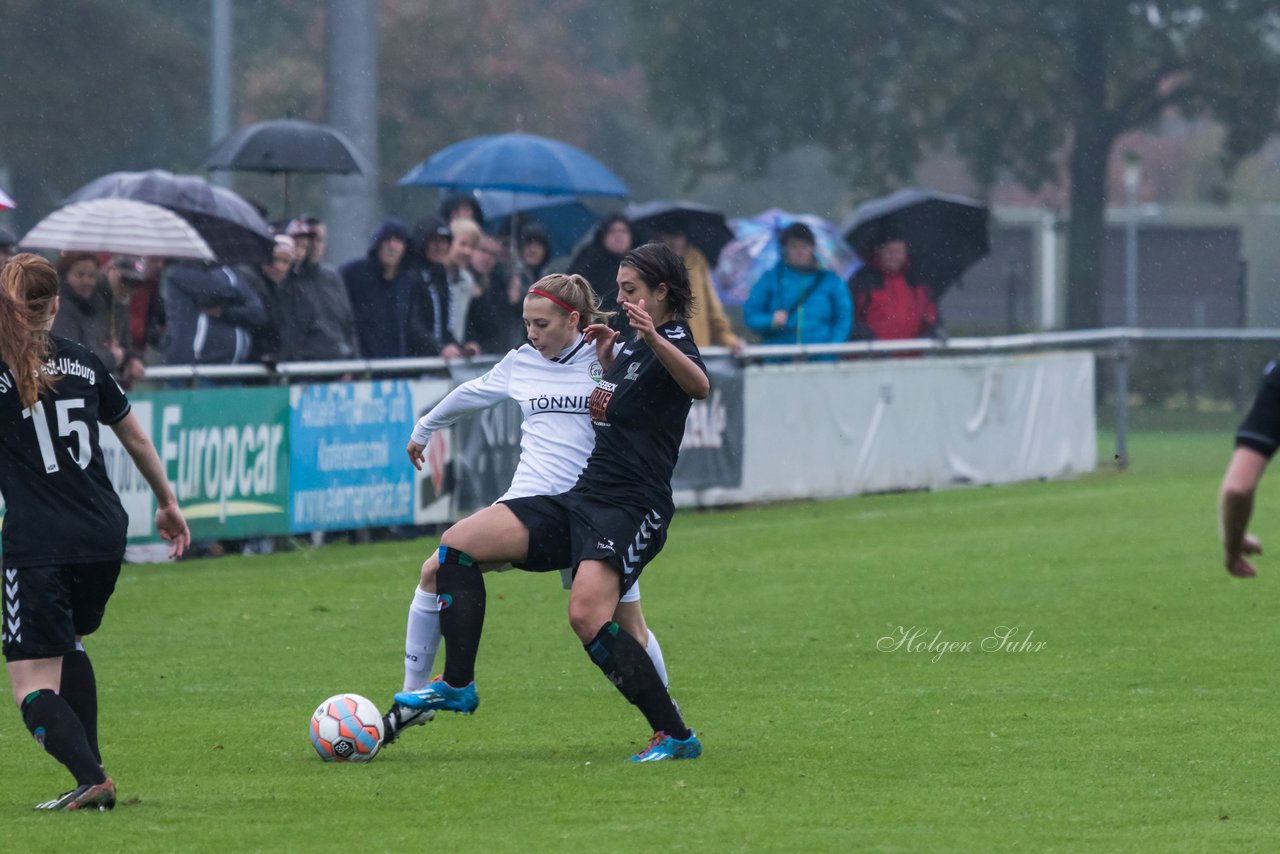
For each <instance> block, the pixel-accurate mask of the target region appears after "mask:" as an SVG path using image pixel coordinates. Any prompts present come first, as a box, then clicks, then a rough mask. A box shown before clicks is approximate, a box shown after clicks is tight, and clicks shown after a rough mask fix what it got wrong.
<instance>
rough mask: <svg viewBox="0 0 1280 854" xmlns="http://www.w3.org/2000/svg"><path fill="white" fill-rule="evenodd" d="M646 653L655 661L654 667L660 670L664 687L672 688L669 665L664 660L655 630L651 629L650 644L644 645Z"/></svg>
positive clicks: (659, 673)
mask: <svg viewBox="0 0 1280 854" xmlns="http://www.w3.org/2000/svg"><path fill="white" fill-rule="evenodd" d="M644 651H645V652H646V653H648V654H649V657H650V658H651V659H653V666H654V667H656V668H658V675H659V676H661V677H662V687H664V688H670V687H671V685H670V683H669V682H667V663H666V662H665V661H663V660H662V647H660V646H658V636H657V635H655V634H654V633H653V629H649V642H648V643H647V644H645V645H644Z"/></svg>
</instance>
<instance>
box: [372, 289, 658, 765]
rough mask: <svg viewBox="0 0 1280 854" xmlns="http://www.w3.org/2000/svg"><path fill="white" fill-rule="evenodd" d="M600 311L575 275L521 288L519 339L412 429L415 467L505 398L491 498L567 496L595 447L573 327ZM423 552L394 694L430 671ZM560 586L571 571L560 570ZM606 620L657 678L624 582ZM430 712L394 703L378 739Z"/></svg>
mask: <svg viewBox="0 0 1280 854" xmlns="http://www.w3.org/2000/svg"><path fill="white" fill-rule="evenodd" d="M606 317H607V315H606V314H605V313H603V312H602V311H601V310H600V300H599V297H598V296H596V294H595V291H594V290H593V289H592V288H591V285H590V284H589V283H588V282H587V280H586V279H584V278H582V277H581V276H564V275H558V274H557V275H551V276H546V277H545V278H543V279H540V280H539V281H538V282H537V283H535V284H534V285H533V287H532V288H530V289H529V295H528V296H527V297H525V301H524V322H525V329H526V331H527V334H528V337H529V343H528V344H525V345H523V346H521V347H520V348H519V349H516V350H512V351H511V352H510V353H508V354H507V355H506V356H505V357H503V359H502V361H500V362H499V363H498V364H497V365H495V366H494V367H493V369H492V370H491V371H489V372H488V373H487V374H485V375H484V376H482V377H479V378H477V379H474V380H471V381H470V382H466V383H463V384H462V385H460V386H458V387H457V388H455V389H454V390H453V391H451V392H449V394H448V395H447V396H446V397H445V398H444V400H442V401H440V403H438V404H436V406H435V407H434V408H432V410H431V411H430V412H428V413H427V414H426V415H424V416H423V417H422V418H421V419H420V420H419V421H418V423H417V425H415V427H414V428H413V435H412V437H411V439H410V441H409V445H408V447H407V448H406V451H407V452H408V454H409V459H410V460H411V461H412V462H413V465H414V466H415V467H416V468H418V469H421V468H422V462H423V455H424V452H425V449H426V446H427V443H428V442H430V440H431V436H432V435H433V434H434V433H436V432H437V431H439V430H441V429H443V428H445V427H448V426H449V425H451V424H453V423H454V422H455V421H457V420H458V419H459V418H461V417H463V416H464V415H469V414H471V413H473V412H479V411H481V410H484V409H488V408H489V407H491V406H496V405H497V404H499V403H501V402H503V401H506V400H514V401H515V402H516V403H518V404H520V409H521V410H522V412H523V415H524V420H523V421H522V423H521V427H520V430H521V437H520V462H519V464H518V465H517V466H516V472H515V476H514V477H513V478H512V480H511V486H510V488H509V489H508V490H507V491H506V493H505V494H504V495H503V496H502V498H501V499H499V500H505V499H508V498H520V497H524V496H530V495H555V494H557V493H561V492H567V491H568V490H569V489H570V488H572V487H573V485H574V484H575V483H576V482H577V480H578V475H580V474H581V473H582V469H583V468H584V467H585V466H586V462H587V457H588V456H590V454H591V449H592V448H593V447H594V446H595V431H594V428H593V427H592V425H591V419H590V417H589V415H588V401H589V399H590V397H591V393H592V392H593V391H594V390H595V388H596V383H597V382H598V381H599V379H600V377H601V370H600V362H599V361H598V360H597V358H596V352H595V347H594V346H592V345H591V344H589V343H587V341H586V340H585V338H584V337H583V333H582V330H583V329H585V328H586V327H587V326H589V325H590V324H592V323H598V322H602V321H603V320H604V319H605V318H606ZM439 567H440V563H439V559H438V557H437V555H436V553H435V552H434V551H433V552H432V553H431V556H430V557H429V558H427V560H426V562H425V563H423V565H422V575H421V578H420V579H419V582H418V588H417V589H416V590H415V591H414V595H413V602H412V603H411V605H410V606H409V620H408V626H407V628H406V631H405V657H404V687H403V690H404V691H416V690H418V689H420V688H422V687H423V686H424V685H426V684H427V683H429V682H430V681H431V667H432V665H433V664H434V662H435V657H436V652H437V650H438V649H439V647H440V607H441V603H440V600H439V597H438V596H437V595H436V571H437V570H438V569H439ZM563 572H564V575H565V582H566V583H565V587H566V589H567V588H568V587H569V586H570V582H571V581H572V574H571V573H570V572H569V571H568V570H564V571H563ZM614 619H615V620H616V621H617V622H618V623H619V624H620V625H622V626H623V627H624V628H625V629H626V630H627V631H628V632H629V633H630V634H631V635H632V636H633V637H635V638H636V639H637V640H638V641H640V642H641V643H642V644H644V648H645V652H647V653H648V654H649V658H650V659H652V660H653V664H654V667H655V668H657V671H658V674H659V675H660V676H661V677H662V681H663V683H664V684H666V682H667V671H666V665H665V663H664V662H663V658H662V648H661V647H660V646H659V645H658V639H657V638H656V637H655V636H654V634H653V632H651V631H650V630H649V628H648V626H647V625H645V621H644V614H643V612H642V611H641V609H640V590H639V587H638V586H633V587H632V588H631V589H630V590H628V591H627V592H626V594H624V595H623V596H622V599H621V600H620V601H619V602H618V606H617V609H616V611H615V612H614ZM434 714H435V713H434V712H432V711H419V710H414V709H410V708H407V707H405V706H401V705H399V704H394V705H393V706H392V707H391V709H390V711H388V712H387V714H386V715H385V716H384V717H383V723H384V727H385V730H386V736H385V741H386V743H390V742H392V741H394V740H395V738H396V736H397V735H398V734H399V733H400V731H401V730H403V729H404V728H405V727H406V726H413V725H416V724H425V723H426V722H427V721H428V720H430V719H431V717H432V716H434Z"/></svg>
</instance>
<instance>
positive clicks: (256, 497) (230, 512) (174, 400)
mask: <svg viewBox="0 0 1280 854" xmlns="http://www.w3.org/2000/svg"><path fill="white" fill-rule="evenodd" d="M145 400H146V401H148V402H149V403H150V404H151V418H150V427H151V441H152V442H153V443H154V444H155V446H156V451H157V452H158V453H159V455H160V461H161V462H162V463H163V464H164V467H165V471H166V472H167V473H168V476H169V482H170V483H172V484H173V488H174V491H175V492H176V493H177V495H178V504H179V505H180V506H181V507H182V512H183V514H184V515H185V516H186V517H187V523H188V524H189V525H190V526H191V537H192V539H194V540H201V539H235V538H237V537H253V536H264V535H272V534H285V533H288V530H289V519H288V509H289V392H288V390H287V389H283V388H228V389H216V388H210V389H192V390H189V391H170V392H156V393H153V394H148V395H146V397H145ZM135 407H138V410H136V411H140V409H141V407H140V406H139V403H135ZM140 420H141V419H140ZM146 426H147V422H146V421H145V420H144V421H143V427H144V429H145V428H146ZM127 468H128V467H127V466H125V465H123V461H122V464H121V465H119V466H115V467H112V474H113V476H114V475H118V474H119V473H120V472H123V471H125V470H126V469H127ZM116 483H117V487H119V481H116ZM129 488H130V490H131V491H132V492H133V493H136V492H138V491H139V489H138V484H136V483H133V484H132V485H131V486H130V487H129ZM135 501H136V499H135ZM126 507H128V505H126ZM148 507H149V509H150V510H151V512H154V504H150V503H149V504H148ZM128 509H129V511H130V512H129V518H130V533H132V532H133V530H134V526H135V525H140V524H141V523H140V522H139V520H137V519H135V518H134V513H133V509H132V507H129V508H128ZM149 515H150V514H148V517H147V519H146V523H145V524H146V525H147V528H148V530H150V528H151V526H152V525H153V524H154V522H153V520H152V519H150V518H149Z"/></svg>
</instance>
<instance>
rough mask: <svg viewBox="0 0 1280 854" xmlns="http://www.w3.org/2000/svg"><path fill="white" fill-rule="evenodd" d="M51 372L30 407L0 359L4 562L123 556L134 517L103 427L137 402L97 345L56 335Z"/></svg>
mask: <svg viewBox="0 0 1280 854" xmlns="http://www.w3.org/2000/svg"><path fill="white" fill-rule="evenodd" d="M51 340H52V350H53V358H51V359H50V360H49V361H48V362H47V363H46V365H45V372H46V373H48V374H50V375H51V376H54V377H56V378H57V379H56V381H55V382H54V385H53V388H52V389H51V390H50V391H46V392H45V393H44V394H42V395H41V396H40V399H39V400H38V401H36V404H35V405H34V406H30V407H26V408H23V406H22V401H21V399H20V398H19V396H18V389H17V387H16V386H15V385H14V382H13V374H12V372H11V371H10V370H9V366H8V365H6V364H5V363H4V362H0V495H3V496H4V502H5V505H6V507H5V516H4V528H3V531H0V550H3V554H4V558H3V560H4V566H6V567H24V566H49V565H55V564H67V563H89V562H94V561H109V560H117V559H119V558H120V557H121V556H122V555H123V554H124V546H125V536H126V533H127V531H128V525H129V517H128V515H126V514H125V512H124V508H123V507H122V506H121V504H120V498H119V496H117V495H116V491H115V489H114V488H113V487H112V485H111V480H110V479H109V478H108V477H107V467H106V464H105V463H104V462H103V459H102V449H101V448H100V447H99V446H98V424H99V423H102V424H115V423H116V422H118V421H119V420H120V419H122V418H124V417H125V416H126V415H128V414H129V399H128V398H127V397H125V394H124V392H123V391H122V390H121V389H120V386H119V385H117V384H116V381H115V379H114V378H113V377H112V376H111V374H110V373H108V372H107V369H106V368H105V367H104V366H103V364H102V362H101V360H99V359H98V357H97V356H95V355H93V353H91V352H89V349H88V348H87V347H84V346H82V345H80V344H77V343H76V342H74V341H69V340H67V339H66V338H58V337H56V336H54V337H52V339H51Z"/></svg>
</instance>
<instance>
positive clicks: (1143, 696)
mask: <svg viewBox="0 0 1280 854" xmlns="http://www.w3.org/2000/svg"><path fill="white" fill-rule="evenodd" d="M1102 448H1103V449H1104V453H1103V456H1109V454H1108V453H1107V452H1106V449H1107V445H1106V444H1102ZM1130 451H1131V453H1132V456H1133V466H1132V468H1131V469H1130V470H1129V471H1127V472H1124V473H1118V472H1116V471H1114V470H1106V469H1104V470H1102V471H1100V472H1099V473H1097V474H1096V475H1092V476H1089V477H1085V478H1081V479H1079V480H1075V481H1069V482H1052V483H1030V484H1024V485H1018V486H1010V487H1001V488H978V489H965V490H954V491H943V492H935V493H914V494H898V495H881V496H866V497H860V498H855V499H850V500H843V501H831V502H824V503H801V504H792V505H788V506H779V507H771V508H763V509H744V510H736V511H733V512H716V513H704V514H695V513H685V514H682V515H681V516H679V517H678V519H677V521H676V525H675V530H674V531H673V534H672V537H671V539H670V541H669V543H668V546H667V549H666V551H665V552H664V554H663V556H662V558H661V559H660V560H659V561H658V562H657V563H656V564H655V565H654V566H652V567H651V568H650V570H649V571H648V572H646V574H645V578H644V591H645V602H646V610H647V611H648V614H649V618H650V621H651V623H652V625H653V627H654V628H655V630H656V631H657V632H658V635H659V637H660V638H661V640H662V643H663V647H664V650H665V652H666V657H667V662H668V665H669V667H670V670H671V674H672V680H673V692H674V694H675V695H676V697H677V698H678V699H679V700H680V702H681V704H682V706H683V707H684V710H685V712H686V714H687V715H688V718H689V721H690V723H691V724H692V725H693V726H694V727H695V728H697V730H698V732H699V735H700V736H701V737H702V739H703V742H704V744H705V746H706V753H705V755H704V756H703V758H702V759H700V760H698V761H696V762H680V763H667V764H662V765H657V766H634V765H630V764H627V763H625V762H623V759H624V758H625V757H626V756H627V755H628V754H629V752H631V751H633V750H634V749H636V748H638V747H639V746H640V745H641V744H642V742H643V741H644V739H645V737H646V736H647V735H648V733H647V732H646V731H645V726H644V722H643V719H642V718H641V717H640V715H639V714H638V713H637V712H636V711H635V710H634V709H632V708H631V707H630V706H628V705H627V704H626V703H625V702H624V701H623V700H622V699H621V698H620V697H619V696H618V695H617V694H616V692H615V691H614V689H613V688H612V687H611V686H610V685H609V684H607V683H606V682H605V681H604V679H603V678H602V677H601V676H600V674H599V672H598V671H597V670H596V669H595V667H594V666H593V665H592V664H591V663H590V661H589V660H588V659H587V657H586V655H585V654H584V653H583V652H582V649H581V647H580V646H579V645H578V644H577V643H576V641H575V639H574V637H573V635H572V634H571V632H570V631H569V629H568V626H567V623H566V620H565V616H564V611H565V603H566V599H565V594H564V593H563V592H562V591H561V590H560V589H559V582H558V578H557V577H555V576H534V575H527V574H523V573H507V574H504V575H502V576H498V577H495V576H490V577H489V579H490V581H489V613H488V623H487V631H486V638H485V643H484V646H483V648H482V650H481V654H480V662H479V674H480V688H481V697H482V704H481V708H480V712H479V714H477V715H475V716H474V717H468V718H463V717H458V716H447V717H442V718H440V719H438V720H436V721H435V722H434V723H432V724H429V725H428V726H427V727H425V728H421V729H414V730H411V731H410V732H409V733H407V735H406V737H405V738H404V739H403V740H402V741H401V742H400V743H398V744H396V745H393V746H392V747H390V748H389V749H388V750H387V751H386V752H385V753H383V754H382V755H381V756H379V757H378V758H377V760H376V761H374V762H373V763H371V764H368V765H346V766H343V765H326V764H323V763H321V762H320V761H319V760H318V759H317V758H316V756H315V754H314V753H313V752H312V749H311V747H310V744H309V743H308V740H307V722H308V717H309V715H310V713H311V711H312V709H313V708H314V707H315V706H316V704H317V703H319V701H320V700H322V699H324V698H325V697H326V696H328V695H330V694H334V693H338V692H340V691H354V692H358V693H362V694H365V695H367V696H369V697H371V698H373V699H375V701H377V702H378V703H379V705H383V704H385V702H386V701H387V700H388V699H389V697H390V695H391V693H393V692H394V691H395V690H396V689H398V687H399V682H400V674H401V666H400V657H401V644H402V640H403V626H404V616H405V609H406V607H407V604H408V600H409V597H410V595H411V591H412V588H413V584H414V580H415V578H416V569H417V564H418V562H419V561H420V559H421V557H422V555H423V554H424V553H425V552H426V551H427V549H428V548H429V547H430V545H431V543H430V542H429V541H425V540H423V541H418V542H413V543H403V544H385V545H375V546H367V547H358V548H357V547H349V546H332V547H327V548H325V549H322V550H318V551H306V552H296V553H291V554H287V555H277V556H271V557H259V558H224V559H220V560H208V561H198V562H189V563H183V564H179V565H176V566H163V567H130V568H128V569H127V570H126V574H125V575H124V577H123V579H122V582H121V586H120V588H119V590H118V592H117V595H116V597H115V598H114V599H113V601H112V608H111V610H110V611H109V614H108V620H107V624H106V626H105V627H104V628H103V630H102V631H101V632H100V633H99V635H98V636H96V637H95V638H93V641H92V644H91V646H90V652H91V654H92V655H93V656H94V660H95V662H96V666H97V670H98V676H99V681H100V684H101V685H102V690H101V695H102V706H103V709H104V711H103V715H102V718H103V720H102V728H103V732H104V745H105V748H104V753H105V755H106V759H107V763H108V768H109V771H110V772H111V773H112V774H113V776H114V777H115V779H116V780H117V782H118V784H119V785H120V790H121V795H122V797H123V798H124V802H123V806H122V808H120V809H117V810H116V811H115V813H113V814H104V815H67V814H61V815H47V814H39V815H37V814H32V813H30V812H29V808H30V806H31V805H32V804H33V803H35V802H36V801H37V800H40V799H42V798H44V797H48V796H52V795H54V794H56V793H58V792H59V791H62V790H63V789H65V788H67V787H68V786H67V785H66V783H67V782H68V778H66V776H65V772H63V771H62V769H61V768H59V767H57V766H56V765H55V764H54V762H53V761H52V760H51V759H49V758H48V757H47V756H46V755H45V754H44V753H43V752H42V751H41V750H39V749H38V748H37V747H36V745H35V744H33V743H32V741H31V738H30V736H29V735H28V734H27V732H26V731H25V729H24V728H23V727H22V724H21V722H20V720H19V717H18V714H17V712H16V711H13V710H10V711H9V712H8V713H7V716H6V717H4V718H3V721H4V722H3V724H2V725H0V756H2V757H3V759H2V760H0V762H2V763H3V773H2V774H0V815H2V816H3V827H4V829H3V832H2V834H0V847H3V849H4V850H7V851H22V852H33V851H38V850H51V851H52V850H56V851H63V852H65V851H74V850H104V851H112V850H129V851H174V850H217V851H223V852H225V851H242V850H271V851H285V850H290V851H337V850H344V851H359V852H365V851H382V850H386V851H407V850H428V851H431V850H439V851H451V850H475V851H501V850H511V851H545V850H573V851H586V850H606V851H612V850H618V851H627V850H636V851H640V850H667V849H686V850H752V851H755V850H788V851H844V850H862V849H866V850H885V851H931V850H957V851H996V850H1026V851H1080V850H1088V849H1092V850H1126V851H1133V850H1149V851H1173V850H1179V851H1181V850H1190V851H1222V850H1256V851H1265V850H1278V849H1280V791H1277V786H1276V782H1277V776H1278V775H1277V772H1276V766H1275V765H1274V764H1273V763H1274V762H1275V761H1276V747H1277V744H1280V720H1278V719H1277V712H1276V709H1277V705H1278V701H1280V690H1278V688H1277V676H1276V667H1275V663H1274V661H1273V660H1272V650H1273V649H1274V644H1275V642H1276V640H1277V631H1276V626H1277V616H1278V615H1280V589H1277V588H1278V585H1280V563H1278V562H1274V561H1272V560H1268V559H1267V558H1266V557H1264V558H1263V559H1262V570H1261V572H1262V574H1261V576H1260V577H1259V578H1258V579H1255V580H1253V581H1248V582H1242V581H1238V580H1235V579H1231V578H1229V577H1228V576H1227V575H1226V574H1225V572H1223V571H1222V569H1221V568H1220V558H1219V551H1218V548H1217V545H1216V533H1215V522H1214V509H1213V508H1214V500H1215V494H1216V490H1217V484H1218V479H1219V477H1220V476H1221V471H1222V468H1223V467H1224V465H1225V462H1226V459H1227V456H1228V455H1229V452H1230V440H1229V433H1227V434H1225V435H1224V434H1223V433H1220V432H1218V433H1195V432H1182V433H1156V432H1148V433H1142V434H1138V435H1135V436H1133V437H1132V439H1131V442H1130ZM1270 486H1271V487H1273V489H1272V490H1271V491H1270V494H1269V495H1268V494H1266V492H1265V489H1264V496H1263V500H1262V501H1261V504H1260V508H1259V518H1258V519H1257V523H1256V524H1255V526H1254V529H1255V531H1256V532H1257V533H1258V534H1259V535H1260V536H1262V538H1263V542H1264V544H1265V543H1267V542H1268V538H1269V535H1270V539H1272V540H1274V541H1275V542H1276V544H1277V545H1280V530H1277V529H1278V528H1280V525H1278V524H1277V514H1276V509H1277V507H1278V506H1280V498H1277V497H1276V496H1280V486H1277V485H1276V484H1270ZM1000 626H1008V627H1014V628H1016V630H1017V635H1016V636H1015V638H1014V639H1015V640H1023V639H1027V638H1030V641H1031V645H1030V646H1029V647H1026V648H1023V649H1020V650H1014V651H1010V650H1004V651H984V650H983V649H982V648H981V644H982V641H983V639H984V638H988V637H991V636H992V635H993V634H994V633H995V632H996V631H997V628H998V627H1000ZM914 629H919V630H922V634H921V635H920V641H921V642H926V641H928V640H930V639H933V638H935V637H937V636H938V634H939V633H940V635H941V641H942V642H954V643H956V644H964V643H966V642H968V643H970V644H971V645H972V646H971V648H970V650H969V651H962V650H959V649H956V650H954V651H952V652H950V653H946V654H943V655H941V656H940V657H939V656H937V655H936V653H935V652H930V651H928V650H915V651H908V650H906V649H902V648H899V649H897V650H889V651H885V650H882V649H879V648H878V645H879V646H886V645H890V644H888V643H887V642H882V641H880V639H881V638H885V637H897V636H899V633H900V632H902V631H906V632H911V631H912V630H914ZM1036 643H1041V644H1042V646H1041V647H1040V648H1038V649H1037V648H1036V647H1035V646H1034V644H1036ZM935 659H936V660H935Z"/></svg>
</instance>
